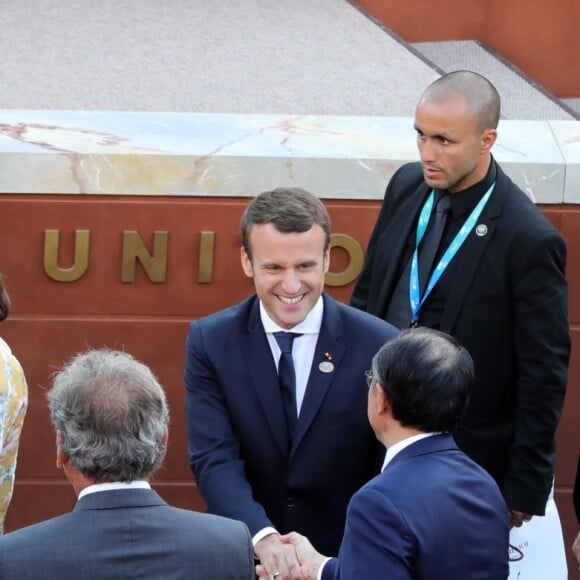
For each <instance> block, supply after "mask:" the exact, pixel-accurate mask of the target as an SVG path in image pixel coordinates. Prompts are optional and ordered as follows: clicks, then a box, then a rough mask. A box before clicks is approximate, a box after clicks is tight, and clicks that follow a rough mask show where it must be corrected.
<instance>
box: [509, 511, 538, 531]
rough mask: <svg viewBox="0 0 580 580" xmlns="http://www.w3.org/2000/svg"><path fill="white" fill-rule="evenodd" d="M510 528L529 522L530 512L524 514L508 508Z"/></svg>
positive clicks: (519, 526)
mask: <svg viewBox="0 0 580 580" xmlns="http://www.w3.org/2000/svg"><path fill="white" fill-rule="evenodd" d="M509 516H510V528H514V527H515V528H521V527H522V524H523V523H524V522H529V521H530V520H531V519H532V514H525V513H524V512H518V511H517V510H509Z"/></svg>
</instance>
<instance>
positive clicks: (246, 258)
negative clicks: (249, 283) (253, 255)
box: [240, 247, 254, 278]
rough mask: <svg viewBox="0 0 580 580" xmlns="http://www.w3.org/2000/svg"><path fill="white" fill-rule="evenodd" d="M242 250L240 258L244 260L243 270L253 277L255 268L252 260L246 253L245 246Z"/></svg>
mask: <svg viewBox="0 0 580 580" xmlns="http://www.w3.org/2000/svg"><path fill="white" fill-rule="evenodd" d="M240 250H241V253H240V259H241V261H242V270H243V271H244V274H245V275H246V276H247V277H248V278H253V277H254V268H253V267H252V260H250V256H248V254H246V250H244V248H243V247H242V248H241V249H240Z"/></svg>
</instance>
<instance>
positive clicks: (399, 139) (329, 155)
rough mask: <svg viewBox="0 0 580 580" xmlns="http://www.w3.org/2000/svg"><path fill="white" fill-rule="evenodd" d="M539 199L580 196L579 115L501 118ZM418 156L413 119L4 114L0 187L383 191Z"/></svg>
mask: <svg viewBox="0 0 580 580" xmlns="http://www.w3.org/2000/svg"><path fill="white" fill-rule="evenodd" d="M493 151H494V155H495V157H496V159H497V160H498V161H499V162H500V163H501V165H502V167H503V168H504V169H505V170H506V172H507V173H508V174H509V175H510V176H511V177H512V179H513V180H514V181H515V182H516V183H518V185H520V187H522V189H524V191H526V192H527V193H528V195H530V197H531V198H532V199H534V201H536V202H538V203H580V122H577V121H549V122H546V121H502V122H501V124H500V127H499V138H498V142H497V143H496V145H495V147H494V149H493ZM417 159H418V153H417V148H416V143H415V132H414V130H413V119H412V118H399V117H397V118H394V117H338V116H308V115H304V116H298V115H292V116H290V115H287V116H283V115H224V114H197V113H190V114H188V113H139V112H106V111H48V110H42V111H41V110H30V111H25V110H22V111H16V110H11V111H8V110H4V111H0V193H14V194H19V193H33V194H43V193H44V194H115V195H118V194H121V195H174V196H241V197H251V196H254V195H255V194H256V193H259V192H260V191H265V190H267V189H271V188H274V187H278V186H280V185H287V186H298V187H304V188H306V189H309V190H310V191H312V192H313V193H316V194H317V195H319V196H320V197H322V198H328V199H380V198H382V196H383V193H384V189H385V185H386V183H387V182H388V180H389V179H390V177H391V176H392V174H393V173H394V171H395V170H396V169H397V168H398V167H399V166H400V165H402V164H403V163H406V162H407V161H415V160H417Z"/></svg>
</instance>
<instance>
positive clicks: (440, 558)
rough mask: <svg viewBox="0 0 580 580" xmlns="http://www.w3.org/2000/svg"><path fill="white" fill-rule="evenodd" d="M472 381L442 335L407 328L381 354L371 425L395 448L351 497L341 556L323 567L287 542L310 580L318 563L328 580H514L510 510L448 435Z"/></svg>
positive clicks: (372, 377)
mask: <svg viewBox="0 0 580 580" xmlns="http://www.w3.org/2000/svg"><path fill="white" fill-rule="evenodd" d="M472 380H473V362H472V360H471V357H470V356H469V354H468V353H467V351H466V350H465V349H464V348H462V347H461V346H460V345H459V343H457V341H456V340H455V339H453V338H452V337H451V336H449V335H447V334H444V333H442V332H439V331H437V330H432V329H429V328H417V329H407V330H405V331H404V332H402V333H401V334H400V335H399V336H398V337H397V338H395V339H394V340H392V341H391V342H389V343H387V344H386V345H385V346H384V347H383V348H381V350H380V351H379V352H378V353H377V354H376V356H375V357H374V358H373V363H372V372H371V373H369V381H370V386H369V394H368V418H369V422H370V424H371V425H372V427H373V429H374V431H375V433H376V436H377V438H378V439H379V440H380V441H381V443H382V444H383V445H384V446H385V447H386V448H387V455H386V457H385V465H384V468H383V471H382V473H381V474H380V475H378V476H377V477H375V478H374V479H372V480H371V481H370V482H368V483H367V484H366V485H365V486H364V487H362V488H361V489H360V490H359V491H358V492H357V493H356V494H355V495H354V496H353V498H352V500H351V502H350V504H349V506H348V512H347V517H346V529H345V533H344V538H343V540H342V544H341V546H340V552H339V555H338V558H333V559H330V560H327V561H325V558H324V557H323V556H321V555H320V554H318V553H317V552H316V551H315V550H313V548H312V547H311V545H310V544H309V542H308V541H307V539H306V538H304V537H302V536H300V535H298V534H295V533H294V534H290V535H288V536H285V537H284V538H283V541H285V542H289V543H291V544H292V545H294V546H295V547H296V550H297V553H298V558H299V560H300V561H301V563H302V574H303V575H302V577H303V578H309V579H312V580H316V578H317V576H318V574H319V572H320V570H319V569H320V566H324V567H323V569H322V574H321V577H322V580H330V579H332V578H337V579H338V578H340V579H341V580H361V579H365V578H397V579H398V580H403V579H409V580H410V579H411V578H413V579H414V580H450V579H459V578H461V580H475V579H479V578H480V579H484V578H485V579H493V580H501V579H502V578H503V579H505V578H507V576H508V545H509V544H508V535H509V520H508V510H507V506H506V505H505V502H504V501H503V498H502V496H501V493H500V491H499V489H498V487H497V484H496V483H495V482H494V480H493V479H492V478H491V476H490V475H489V474H488V473H487V472H486V471H485V470H484V469H482V468H481V467H480V466H479V465H477V463H475V462H474V461H472V460H471V459H469V458H468V457H467V455H465V454H464V453H463V452H461V451H459V449H458V448H457V445H456V444H455V442H454V441H453V438H452V437H451V435H450V434H449V432H450V431H451V430H452V429H453V428H454V427H455V426H456V424H457V421H458V420H459V417H460V415H461V413H462V411H463V409H464V407H465V402H466V400H467V395H468V391H469V386H470V383H471V382H472ZM259 573H260V574H261V576H260V577H261V578H265V577H266V576H265V575H264V574H262V571H261V570H259ZM297 577H298V576H297Z"/></svg>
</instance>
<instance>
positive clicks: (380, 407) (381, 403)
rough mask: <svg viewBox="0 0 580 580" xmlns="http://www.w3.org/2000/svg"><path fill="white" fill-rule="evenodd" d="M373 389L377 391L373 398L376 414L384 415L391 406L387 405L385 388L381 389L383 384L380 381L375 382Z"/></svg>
mask: <svg viewBox="0 0 580 580" xmlns="http://www.w3.org/2000/svg"><path fill="white" fill-rule="evenodd" d="M374 389H375V390H376V392H377V395H376V398H375V404H376V411H377V415H384V414H385V413H386V412H387V411H389V409H390V408H391V406H390V405H389V399H388V398H387V394H386V393H385V389H383V386H382V385H381V384H380V383H377V384H376V385H375V386H374Z"/></svg>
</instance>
